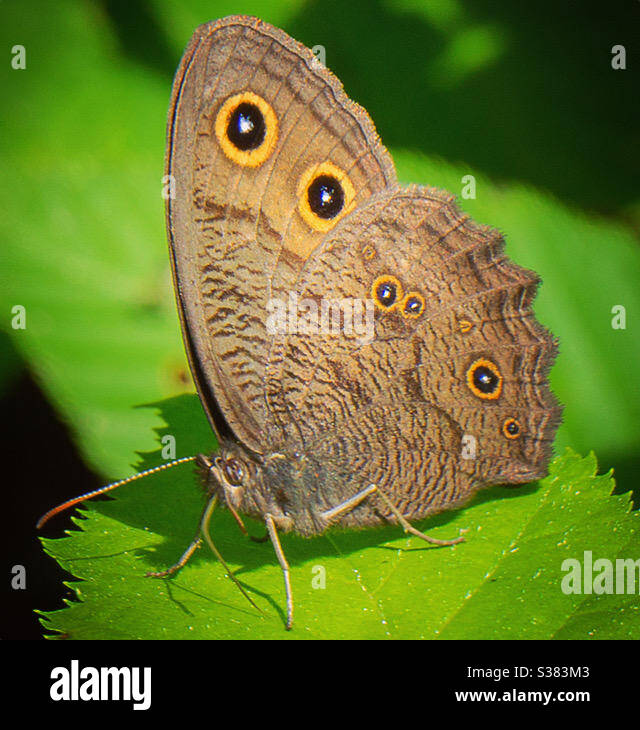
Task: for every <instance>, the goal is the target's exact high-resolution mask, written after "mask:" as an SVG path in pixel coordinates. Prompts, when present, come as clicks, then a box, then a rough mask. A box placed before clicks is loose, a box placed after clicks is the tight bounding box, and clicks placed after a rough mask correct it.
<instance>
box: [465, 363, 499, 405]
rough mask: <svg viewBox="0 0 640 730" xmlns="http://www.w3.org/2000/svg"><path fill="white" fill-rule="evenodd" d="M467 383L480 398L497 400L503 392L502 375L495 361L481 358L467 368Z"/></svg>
mask: <svg viewBox="0 0 640 730" xmlns="http://www.w3.org/2000/svg"><path fill="white" fill-rule="evenodd" d="M467 385H468V386H469V389H470V390H471V392H472V393H473V394H474V395H476V396H478V398H483V399H485V400H495V399H496V398H499V397H500V393H501V392H502V375H501V373H500V370H499V369H498V366H497V365H496V364H495V363H494V362H491V360H486V359H485V358H479V359H478V360H475V361H474V362H472V363H471V365H470V366H469V369H468V370H467Z"/></svg>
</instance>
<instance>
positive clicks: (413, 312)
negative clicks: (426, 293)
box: [400, 291, 425, 319]
mask: <svg viewBox="0 0 640 730" xmlns="http://www.w3.org/2000/svg"><path fill="white" fill-rule="evenodd" d="M424 310H425V302H424V297H423V296H422V294H420V292H417V291H410V292H409V293H408V294H407V295H406V296H405V298H404V299H403V300H402V304H401V305H400V311H401V312H402V316H403V317H409V318H410V319H416V318H417V317H419V316H420V315H421V314H422V313H423V312H424Z"/></svg>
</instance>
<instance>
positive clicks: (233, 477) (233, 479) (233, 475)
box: [224, 458, 244, 487]
mask: <svg viewBox="0 0 640 730" xmlns="http://www.w3.org/2000/svg"><path fill="white" fill-rule="evenodd" d="M224 475H225V477H226V479H227V481H228V482H229V484H231V485H232V486H234V487H237V486H238V485H239V484H242V479H243V477H244V469H243V468H242V464H241V463H240V462H239V461H238V460H237V459H234V458H230V459H227V460H226V461H225V462H224Z"/></svg>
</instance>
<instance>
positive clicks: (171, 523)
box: [43, 396, 640, 639]
mask: <svg viewBox="0 0 640 730" xmlns="http://www.w3.org/2000/svg"><path fill="white" fill-rule="evenodd" d="M160 406H161V409H162V411H163V417H164V418H165V419H166V420H167V422H168V423H169V424H170V425H169V426H168V427H167V431H170V432H171V433H173V434H180V435H181V436H182V435H184V436H185V437H186V436H187V435H189V438H190V439H191V443H190V444H189V446H192V447H194V449H196V450H197V449H198V448H206V446H207V442H208V441H210V439H209V436H208V427H207V425H206V423H205V421H204V418H203V417H201V418H200V420H199V422H198V420H197V419H196V418H195V416H196V414H197V412H198V410H199V409H198V406H197V403H196V401H195V399H193V398H190V397H188V396H183V397H179V398H176V399H170V400H168V401H165V402H164V403H162V404H160ZM159 461H160V460H159V458H158V455H157V454H155V455H154V456H153V458H151V457H150V458H148V459H146V460H145V463H144V466H145V467H146V466H148V465H150V464H151V463H159ZM596 470H597V464H596V460H595V457H594V456H593V455H590V456H588V457H586V458H581V457H579V456H578V455H577V454H575V453H573V452H571V451H570V450H567V452H566V453H565V454H564V455H563V456H562V457H558V458H556V459H555V460H554V461H553V463H552V465H551V470H550V474H549V476H548V477H547V478H546V479H544V480H542V481H541V482H540V483H539V484H537V485H528V486H525V487H521V488H507V487H494V488H491V489H488V490H485V491H483V492H481V493H480V494H478V495H477V496H476V497H475V498H474V500H473V502H472V503H471V504H470V505H469V506H467V507H465V508H463V509H459V510H456V511H454V512H450V513H444V514H442V515H439V516H436V517H434V518H432V519H430V520H428V521H426V522H424V523H422V524H421V525H420V528H421V529H423V530H425V531H426V532H428V534H430V535H433V536H434V537H440V538H446V537H454V536H456V535H457V534H458V531H459V530H461V529H464V530H467V533H466V538H467V541H466V542H465V543H462V544H460V545H457V546H455V547H443V548H434V547H430V546H425V545H424V543H423V542H422V541H421V540H419V539H418V538H415V537H406V536H404V534H403V533H402V531H401V530H400V528H398V527H394V526H390V527H384V528H380V529H370V530H362V531H340V530H331V531H329V532H328V533H326V534H325V535H323V536H321V537H317V538H313V539H303V538H301V537H298V536H296V535H282V536H281V539H282V545H283V549H284V552H285V554H286V555H287V558H288V560H289V562H290V564H291V575H292V584H293V592H294V602H295V619H294V630H293V631H292V632H286V631H285V629H284V613H283V611H284V606H285V602H284V590H283V580H282V573H281V571H280V568H279V566H278V564H277V561H276V558H275V556H274V553H273V550H272V548H271V546H270V544H269V543H268V542H267V543H264V544H261V543H260V544H259V543H254V542H250V541H249V540H248V539H247V538H246V537H244V536H243V535H242V534H241V533H240V531H239V530H238V528H237V525H236V524H235V522H234V520H233V519H232V517H231V516H230V515H229V514H228V513H227V512H226V511H220V512H219V513H218V514H215V515H214V519H213V526H212V535H213V539H214V542H215V543H216V546H217V547H218V549H219V550H220V552H221V553H222V555H223V557H224V558H225V560H226V561H227V562H228V563H229V565H230V567H231V568H232V570H234V572H235V574H236V576H237V577H238V579H239V580H240V581H241V582H242V584H243V586H244V587H245V589H246V590H247V591H248V592H249V594H250V595H251V597H252V598H253V600H254V601H255V602H256V603H257V605H258V606H259V607H260V609H261V610H262V611H263V612H264V614H260V613H259V612H258V611H256V610H255V609H254V608H253V607H252V606H251V605H250V604H249V603H248V602H247V601H246V600H245V598H244V597H243V596H242V595H241V593H240V592H239V591H238V590H237V588H236V587H235V586H234V585H233V584H232V582H231V581H230V580H229V579H228V577H226V576H225V571H224V569H223V567H222V565H221V564H219V563H218V562H216V560H215V558H214V557H213V555H212V554H211V553H210V552H209V550H208V549H207V548H203V549H201V550H199V551H198V552H197V553H196V555H195V556H194V557H193V558H192V560H191V562H190V563H188V564H187V565H186V566H185V567H184V568H183V569H182V570H181V571H180V572H179V573H178V574H176V575H175V576H173V577H172V578H169V579H160V580H158V579H153V578H146V577H145V573H146V572H147V571H158V570H161V569H163V568H165V567H167V566H168V565H170V564H172V563H173V562H175V560H176V559H177V558H178V557H179V556H180V555H181V553H182V551H183V550H184V548H185V547H186V545H187V544H188V543H189V541H190V540H191V538H192V536H193V531H194V528H195V526H196V524H197V520H198V516H199V513H200V510H201V507H202V499H199V498H198V494H197V490H196V486H195V484H194V480H193V478H192V477H191V476H190V475H189V474H188V473H187V474H185V471H188V469H183V467H176V468H174V469H172V470H169V471H167V472H163V473H161V474H159V475H154V476H151V477H148V478H147V479H144V480H141V481H140V482H138V483H136V484H135V485H127V486H125V487H123V488H122V489H121V491H120V494H119V495H118V499H117V500H114V501H113V502H108V503H100V504H99V505H97V506H95V507H94V508H92V509H91V510H88V511H86V512H85V513H84V514H85V516H86V517H87V518H88V519H86V520H82V521H80V520H78V521H77V522H78V524H81V525H82V528H83V531H82V532H73V533H72V534H70V536H69V537H66V538H63V539H59V540H44V541H43V542H44V545H45V549H46V550H47V552H48V553H49V554H50V555H52V556H53V557H54V558H56V559H57V560H58V561H59V562H60V564H61V565H62V566H63V567H64V568H65V569H66V570H68V571H70V572H71V573H72V574H73V575H75V576H77V577H78V578H80V579H82V580H81V582H80V583H77V582H73V583H70V584H69V585H70V586H71V587H72V588H73V589H74V590H75V591H76V593H77V596H78V598H79V602H75V603H70V605H69V606H68V608H65V609H62V610H60V611H54V612H49V613H46V614H43V615H44V616H45V618H46V620H45V621H44V625H45V627H46V628H47V630H48V631H52V630H55V631H59V632H62V633H63V634H64V635H65V636H67V637H69V638H74V639H90V638H128V639H133V638H147V639H158V638H172V639H188V638H193V639H214V638H274V639H276V638H315V639H320V638H324V639H329V638H342V639H346V638H379V639H382V638H404V639H412V638H514V639H515V638H517V639H525V638H526V639H548V638H554V637H559V638H567V637H568V636H570V637H571V638H588V637H592V636H595V637H597V638H612V637H615V638H623V637H624V638H639V637H640V622H638V620H637V619H638V601H637V593H636V594H635V595H626V596H620V595H598V596H589V595H582V594H570V595H566V594H565V593H564V592H563V591H562V589H561V581H562V578H563V577H564V576H565V575H566V572H564V571H563V569H562V563H563V561H564V560H565V559H566V558H577V559H578V560H580V561H582V560H583V553H584V552H585V551H592V552H593V555H594V560H595V559H596V558H607V559H609V560H612V561H615V559H616V558H618V557H625V558H630V557H633V558H634V559H635V557H636V556H637V555H638V552H639V549H640V539H639V535H638V519H639V518H638V514H637V513H630V512H629V498H628V496H627V495H623V496H611V491H612V488H613V487H614V481H613V479H612V477H611V474H608V475H604V476H596ZM249 529H250V532H252V533H253V534H254V535H260V534H261V533H263V532H264V530H263V529H261V527H260V526H259V525H257V524H249ZM320 573H324V575H325V576H326V587H324V588H317V587H316V588H314V587H313V580H314V577H316V578H317V576H318V575H319V574H320Z"/></svg>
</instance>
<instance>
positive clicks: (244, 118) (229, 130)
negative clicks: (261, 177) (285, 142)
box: [215, 91, 278, 167]
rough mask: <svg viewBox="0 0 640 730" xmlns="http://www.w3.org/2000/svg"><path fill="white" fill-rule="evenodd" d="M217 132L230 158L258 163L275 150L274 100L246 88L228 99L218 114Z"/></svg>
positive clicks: (276, 134) (240, 161) (244, 164)
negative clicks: (272, 103)
mask: <svg viewBox="0 0 640 730" xmlns="http://www.w3.org/2000/svg"><path fill="white" fill-rule="evenodd" d="M215 133H216V137H217V138H218V142H219V143H220V146H221V147H222V150H223V152H224V153H225V155H226V156H227V157H228V158H229V159H230V160H233V162H235V163H237V164H238V165H242V166H243V167H258V165H261V164H262V163H263V162H264V161H265V160H266V159H267V158H268V157H269V155H270V154H271V153H272V152H273V148H274V147H275V144H276V141H277V139H278V121H277V118H276V114H275V112H274V111H273V108H272V107H271V105H270V104H268V103H267V102H266V101H265V100H264V99H263V98H262V97H261V96H258V95H257V94H254V93H253V92H251V91H245V92H243V93H242V94H235V96H232V97H230V98H229V99H227V100H226V101H225V102H224V104H223V105H222V107H221V108H220V111H219V112H218V115H217V116H216V122H215Z"/></svg>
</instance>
